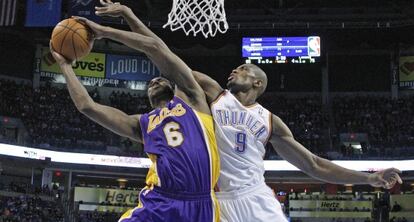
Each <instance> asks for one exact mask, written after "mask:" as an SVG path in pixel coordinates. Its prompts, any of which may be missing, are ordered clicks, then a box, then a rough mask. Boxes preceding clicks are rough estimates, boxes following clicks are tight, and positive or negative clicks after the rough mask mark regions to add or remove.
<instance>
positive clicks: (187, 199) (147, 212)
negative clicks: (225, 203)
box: [119, 187, 219, 222]
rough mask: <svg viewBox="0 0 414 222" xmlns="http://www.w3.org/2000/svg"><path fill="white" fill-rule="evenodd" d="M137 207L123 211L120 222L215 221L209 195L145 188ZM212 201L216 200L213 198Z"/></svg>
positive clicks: (214, 213)
mask: <svg viewBox="0 0 414 222" xmlns="http://www.w3.org/2000/svg"><path fill="white" fill-rule="evenodd" d="M139 196H140V204H139V205H138V207H136V208H134V209H132V210H130V211H128V212H126V213H125V214H124V215H123V216H122V217H121V219H120V220H119V222H174V221H177V222H186V221H189V222H190V221H191V222H193V221H197V222H218V220H219V210H218V209H219V208H218V204H217V202H216V201H214V203H213V197H212V192H205V193H177V192H176V193H170V192H167V191H165V190H162V189H161V188H159V187H154V189H152V190H150V189H146V188H144V189H143V190H142V191H141V193H140V195H139ZM214 199H215V197H214Z"/></svg>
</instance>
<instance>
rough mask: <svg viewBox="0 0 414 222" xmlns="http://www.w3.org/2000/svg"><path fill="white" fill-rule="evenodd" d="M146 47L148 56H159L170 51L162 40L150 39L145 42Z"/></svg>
mask: <svg viewBox="0 0 414 222" xmlns="http://www.w3.org/2000/svg"><path fill="white" fill-rule="evenodd" d="M144 47H145V49H146V50H145V51H146V52H147V54H158V53H161V52H164V51H165V50H167V49H168V48H167V47H166V45H165V44H164V43H163V42H162V41H161V40H159V39H156V38H148V39H147V40H146V41H145V44H144Z"/></svg>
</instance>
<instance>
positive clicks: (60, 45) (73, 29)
mask: <svg viewBox="0 0 414 222" xmlns="http://www.w3.org/2000/svg"><path fill="white" fill-rule="evenodd" d="M51 44H52V48H53V50H55V51H56V52H57V53H59V54H61V55H62V56H64V57H65V58H66V59H68V60H70V61H73V60H79V59H80V58H82V57H84V56H86V55H87V54H89V52H90V51H91V49H92V46H93V38H92V32H91V30H90V29H89V28H88V27H87V26H86V25H84V24H82V23H80V22H78V21H76V20H75V19H71V18H69V19H65V20H63V21H61V22H59V23H58V24H57V25H56V26H55V28H54V29H53V32H52V38H51Z"/></svg>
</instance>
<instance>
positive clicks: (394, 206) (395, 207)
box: [391, 201, 401, 212]
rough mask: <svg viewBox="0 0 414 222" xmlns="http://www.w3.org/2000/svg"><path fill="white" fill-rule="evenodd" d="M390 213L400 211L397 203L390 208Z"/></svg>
mask: <svg viewBox="0 0 414 222" xmlns="http://www.w3.org/2000/svg"><path fill="white" fill-rule="evenodd" d="M391 211H392V212H399V211H401V206H400V205H399V204H398V203H397V201H395V202H394V205H393V206H392V209H391Z"/></svg>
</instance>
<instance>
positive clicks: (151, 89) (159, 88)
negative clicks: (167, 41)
mask: <svg viewBox="0 0 414 222" xmlns="http://www.w3.org/2000/svg"><path fill="white" fill-rule="evenodd" d="M147 93H148V97H149V99H150V100H153V99H154V98H157V97H165V96H171V97H172V96H173V95H174V89H173V87H172V85H171V83H170V81H168V80H167V79H165V78H162V77H157V78H154V79H152V80H151V81H150V82H149V84H148V90H147Z"/></svg>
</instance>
